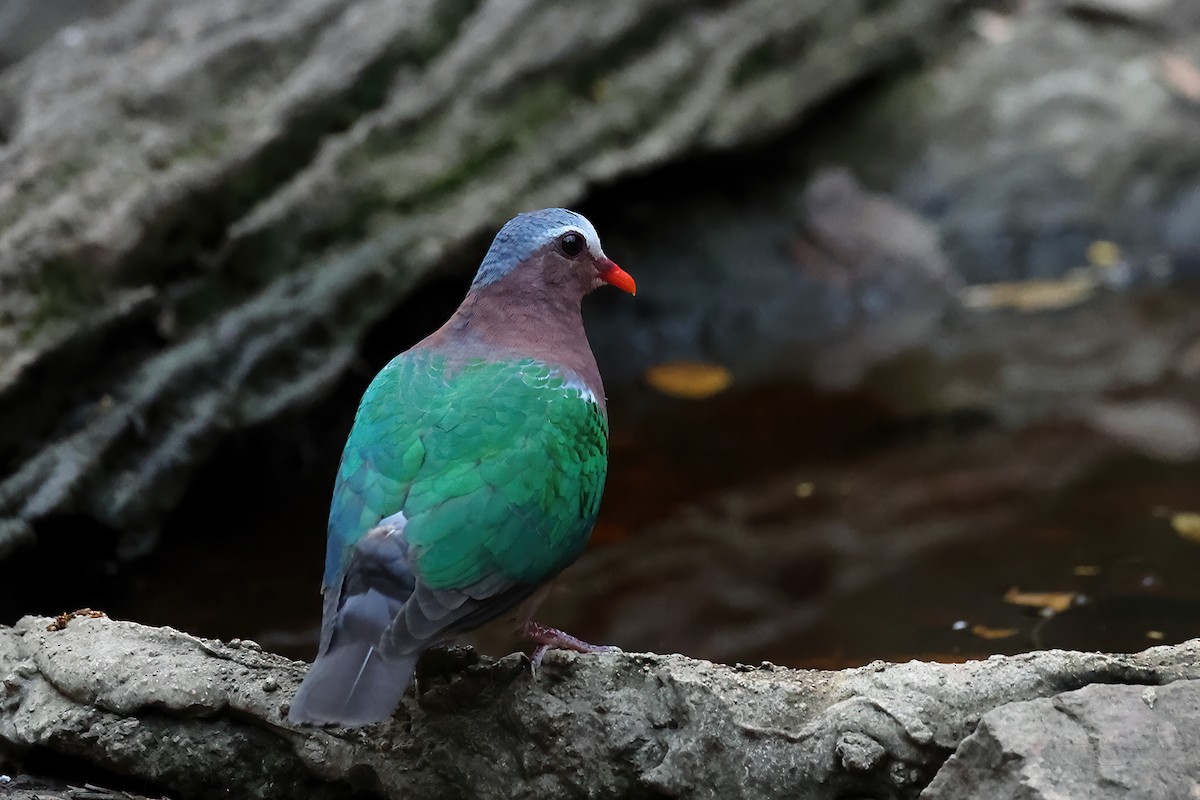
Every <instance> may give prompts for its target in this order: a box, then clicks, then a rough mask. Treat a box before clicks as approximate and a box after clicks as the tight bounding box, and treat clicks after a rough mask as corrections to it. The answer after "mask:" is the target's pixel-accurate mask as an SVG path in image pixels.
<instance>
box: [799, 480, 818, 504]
mask: <svg viewBox="0 0 1200 800" xmlns="http://www.w3.org/2000/svg"><path fill="white" fill-rule="evenodd" d="M816 490H817V487H816V486H814V485H813V484H811V483H809V482H808V481H805V482H804V483H801V484H800V485H798V486H797V487H796V497H799V498H800V499H801V500H803V499H805V498H809V497H812V496H813V492H815V491H816Z"/></svg>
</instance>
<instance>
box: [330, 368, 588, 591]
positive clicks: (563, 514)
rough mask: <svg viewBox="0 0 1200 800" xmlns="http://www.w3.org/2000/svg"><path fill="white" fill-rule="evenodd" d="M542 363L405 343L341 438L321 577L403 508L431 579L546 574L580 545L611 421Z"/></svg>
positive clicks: (506, 579) (337, 570)
mask: <svg viewBox="0 0 1200 800" xmlns="http://www.w3.org/2000/svg"><path fill="white" fill-rule="evenodd" d="M572 378H573V376H572V375H569V374H567V375H564V374H563V373H562V372H560V371H559V370H557V369H555V368H554V367H551V366H549V365H547V364H545V363H542V362H539V361H536V360H533V359H525V360H520V361H508V362H500V361H484V360H475V361H469V362H467V363H465V364H461V365H456V366H454V367H451V366H449V365H448V364H447V361H446V359H445V358H444V357H443V356H441V355H438V354H435V353H431V352H429V351H422V350H415V351H409V352H407V353H404V354H402V355H400V356H397V357H396V358H395V359H394V360H393V361H392V362H391V363H390V364H388V366H387V367H385V368H384V369H383V370H382V371H381V372H380V373H379V375H377V376H376V378H375V380H374V381H373V382H372V383H371V385H370V387H369V388H368V389H367V391H366V393H365V394H364V396H363V400H362V403H361V405H360V406H359V409H358V415H357V417H356V418H355V422H354V427H353V429H352V431H351V433H350V437H349V439H348V440H347V442H346V448H345V451H344V453H343V455H342V464H341V467H340V469H339V471H338V477H337V482H336V486H335V489H334V497H333V504H332V507H331V509H330V518H329V548H328V552H327V558H326V570H325V584H326V586H327V587H332V586H335V585H337V583H338V581H339V580H340V579H341V577H342V572H343V570H344V569H345V565H346V562H347V556H348V553H349V551H350V549H351V548H352V547H353V546H354V544H355V543H356V542H357V541H358V540H359V539H360V538H361V537H362V536H363V535H364V534H365V533H366V532H367V531H369V530H370V529H371V528H373V527H374V526H375V525H377V524H378V523H379V521H380V520H381V519H383V518H385V517H388V516H391V515H393V514H395V513H397V512H403V514H404V516H405V518H406V520H407V524H406V526H405V529H404V535H405V539H406V540H407V543H408V547H409V563H410V566H411V567H412V569H413V571H414V573H415V574H416V577H417V578H418V579H419V580H420V581H421V582H422V583H423V584H424V585H425V586H427V587H429V588H430V589H434V590H452V589H462V588H464V587H468V586H470V585H472V584H477V583H479V582H480V581H484V580H487V581H488V582H490V583H494V584H496V585H501V584H507V585H532V584H539V583H542V582H544V581H546V580H548V579H549V578H551V577H553V576H554V575H555V574H556V573H558V572H559V571H560V570H562V569H563V568H564V567H565V566H567V565H568V564H570V563H571V562H572V561H573V560H574V559H575V558H576V557H577V556H578V555H579V554H580V553H581V552H582V550H583V548H584V546H585V545H586V543H587V538H588V535H589V534H590V533H591V529H592V526H593V524H594V523H595V519H596V514H597V512H598V510H599V505H600V496H601V493H602V490H603V487H604V479H605V473H606V471H607V466H608V421H607V419H606V417H605V414H604V412H603V410H602V409H601V408H599V406H598V405H597V403H596V402H595V401H594V399H593V398H591V397H590V393H589V392H587V390H586V389H584V388H583V384H582V382H581V381H579V380H578V379H577V378H576V379H574V380H572Z"/></svg>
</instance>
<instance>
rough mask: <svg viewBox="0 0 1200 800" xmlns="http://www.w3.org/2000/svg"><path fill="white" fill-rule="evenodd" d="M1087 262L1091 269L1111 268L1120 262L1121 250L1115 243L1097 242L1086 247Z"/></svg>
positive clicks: (1102, 240) (1101, 240)
mask: <svg viewBox="0 0 1200 800" xmlns="http://www.w3.org/2000/svg"><path fill="white" fill-rule="evenodd" d="M1087 260H1088V263H1089V264H1091V265H1092V266H1093V267H1111V266H1113V265H1114V264H1116V263H1117V262H1118V261H1120V260H1121V248H1120V247H1118V246H1117V244H1116V242H1109V241H1105V240H1104V239H1100V240H1097V241H1095V242H1092V243H1091V244H1089V245H1088V249H1087Z"/></svg>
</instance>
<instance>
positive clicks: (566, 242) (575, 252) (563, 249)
mask: <svg viewBox="0 0 1200 800" xmlns="http://www.w3.org/2000/svg"><path fill="white" fill-rule="evenodd" d="M558 251H559V252H560V253H562V254H563V255H564V256H566V257H567V258H579V254H580V253H582V252H583V237H582V236H580V235H579V234H578V233H564V234H563V235H562V236H560V237H558Z"/></svg>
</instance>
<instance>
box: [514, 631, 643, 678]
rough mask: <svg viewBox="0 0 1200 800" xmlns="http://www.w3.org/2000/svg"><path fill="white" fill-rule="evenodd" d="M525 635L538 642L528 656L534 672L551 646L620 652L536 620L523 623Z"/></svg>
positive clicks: (609, 646) (610, 646)
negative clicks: (577, 637)
mask: <svg viewBox="0 0 1200 800" xmlns="http://www.w3.org/2000/svg"><path fill="white" fill-rule="evenodd" d="M525 635H526V636H528V637H529V638H530V639H532V640H533V641H535V642H537V644H538V646H537V648H536V649H535V650H534V651H533V655H531V656H530V657H529V661H530V664H531V665H532V666H533V670H534V672H536V671H537V668H538V667H540V666H541V665H542V659H543V658H545V656H546V653H548V652H549V651H550V650H551V649H553V648H561V649H563V650H574V651H575V652H576V653H619V652H621V648H619V647H613V646H612V645H607V644H588V643H587V642H585V641H583V640H582V639H576V638H575V637H574V636H572V635H571V634H569V633H563V632H562V631H560V630H559V629H558V628H551V627H550V626H548V625H542V624H540V623H537V622H526V623H525Z"/></svg>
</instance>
